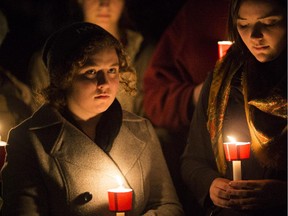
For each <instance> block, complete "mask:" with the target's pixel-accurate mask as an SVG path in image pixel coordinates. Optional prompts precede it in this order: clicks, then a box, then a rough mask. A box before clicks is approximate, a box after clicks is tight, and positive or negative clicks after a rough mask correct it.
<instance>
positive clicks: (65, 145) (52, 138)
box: [30, 105, 146, 184]
mask: <svg viewBox="0 0 288 216" xmlns="http://www.w3.org/2000/svg"><path fill="white" fill-rule="evenodd" d="M126 118H127V117H125V121H127V119H126ZM30 130H31V131H33V132H34V134H35V135H36V136H37V139H38V140H39V141H40V143H41V144H42V145H43V148H44V150H45V152H46V153H47V154H49V155H51V156H52V157H54V158H55V159H56V160H59V161H66V162H68V163H70V164H74V165H75V166H80V167H86V168H89V169H91V170H93V169H94V170H97V169H98V170H99V169H103V170H106V171H105V172H106V173H107V175H111V177H112V176H114V177H115V176H116V175H119V176H125V175H126V174H127V173H128V172H129V170H130V169H131V168H132V167H133V166H134V165H135V163H136V161H137V160H138V158H139V157H140V155H141V153H142V151H143V150H144V148H145V146H146V143H145V141H143V140H141V139H139V136H135V134H134V133H132V132H131V130H130V129H129V128H128V127H127V125H126V124H125V123H123V124H122V126H121V128H120V132H119V134H118V136H117V137H116V139H115V141H114V143H113V146H112V149H111V151H110V152H109V153H106V152H104V151H103V150H102V149H101V148H100V147H98V146H97V145H96V144H95V143H94V142H93V141H92V140H91V139H89V138H88V137H87V136H86V135H85V134H84V133H83V132H82V131H80V130H79V129H78V128H77V127H75V126H74V125H73V124H71V123H70V122H69V121H66V120H65V118H63V117H62V116H61V114H60V113H59V112H58V111H57V110H55V109H53V108H52V107H50V106H49V105H44V106H42V107H41V108H40V109H39V110H38V111H37V112H35V113H34V115H33V117H32V123H31V127H30ZM126 184H127V183H126Z"/></svg>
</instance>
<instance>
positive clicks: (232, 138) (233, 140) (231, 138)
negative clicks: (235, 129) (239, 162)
mask: <svg viewBox="0 0 288 216" xmlns="http://www.w3.org/2000/svg"><path fill="white" fill-rule="evenodd" d="M227 138H228V139H229V140H230V141H231V142H236V139H235V138H234V137H232V136H227Z"/></svg>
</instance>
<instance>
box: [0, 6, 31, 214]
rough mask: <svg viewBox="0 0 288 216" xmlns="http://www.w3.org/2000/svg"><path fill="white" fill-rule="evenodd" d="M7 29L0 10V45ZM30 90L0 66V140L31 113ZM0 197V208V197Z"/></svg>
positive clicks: (1, 150)
mask: <svg viewBox="0 0 288 216" xmlns="http://www.w3.org/2000/svg"><path fill="white" fill-rule="evenodd" d="M8 31H9V27H8V23H7V19H6V16H5V14H4V13H3V12H2V11H1V10H0V46H1V44H2V42H3V40H4V39H5V37H6V34H7V32H8ZM31 103H32V95H31V91H30V89H29V88H28V86H26V85H25V84H24V83H22V82H21V81H20V80H18V79H17V78H16V77H15V76H14V75H12V73H11V72H10V71H8V70H6V69H5V68H3V67H2V66H0V141H1V142H6V143H7V135H8V133H9V130H10V129H11V128H13V127H14V126H16V125H17V124H19V123H20V122H21V121H23V120H24V119H25V118H27V117H28V116H30V115H31V113H32V108H31ZM5 148H6V146H3V145H2V144H1V145H0V170H1V169H2V167H3V165H4V162H5V157H6V149H5ZM0 196H1V197H2V180H1V176H0ZM1 197H0V210H1V206H2V203H3V201H2V198H1Z"/></svg>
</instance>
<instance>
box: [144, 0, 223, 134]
mask: <svg viewBox="0 0 288 216" xmlns="http://www.w3.org/2000/svg"><path fill="white" fill-rule="evenodd" d="M227 5H228V3H227V1H218V2H217V4H216V5H215V1H212V0H207V1H199V2H195V1H187V4H185V5H184V7H183V8H182V9H181V10H180V11H179V13H178V14H177V16H176V17H175V20H174V21H173V22H172V23H171V25H170V26H169V27H168V28H167V29H166V31H165V32H164V33H163V35H162V37H161V38H160V40H159V42H158V44H157V47H156V49H155V51H154V53H153V56H152V59H151V61H150V64H149V66H148V68H147V70H146V71H145V74H144V83H143V86H144V109H145V114H146V115H147V117H148V118H149V119H150V120H151V121H152V123H153V124H154V125H156V126H157V127H163V128H165V129H168V130H172V131H173V130H175V129H179V128H183V127H189V124H190V121H191V118H192V114H193V111H194V105H193V102H192V98H193V91H194V88H195V87H196V86H197V85H199V84H201V83H202V82H203V81H204V80H205V78H206V76H207V73H208V71H210V70H212V69H213V68H214V65H215V63H216V60H217V58H218V56H217V54H218V51H217V41H218V40H221V39H222V40H223V39H225V38H226V36H225V29H226V11H227V7H228V6H227Z"/></svg>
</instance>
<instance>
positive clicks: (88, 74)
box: [84, 69, 97, 79]
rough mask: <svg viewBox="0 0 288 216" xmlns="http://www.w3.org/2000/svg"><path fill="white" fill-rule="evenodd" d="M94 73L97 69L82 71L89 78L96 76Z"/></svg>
mask: <svg viewBox="0 0 288 216" xmlns="http://www.w3.org/2000/svg"><path fill="white" fill-rule="evenodd" d="M96 74H97V71H96V70H94V69H90V70H87V71H85V73H84V75H85V77H87V78H89V79H91V78H94V77H95V76H96Z"/></svg>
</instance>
